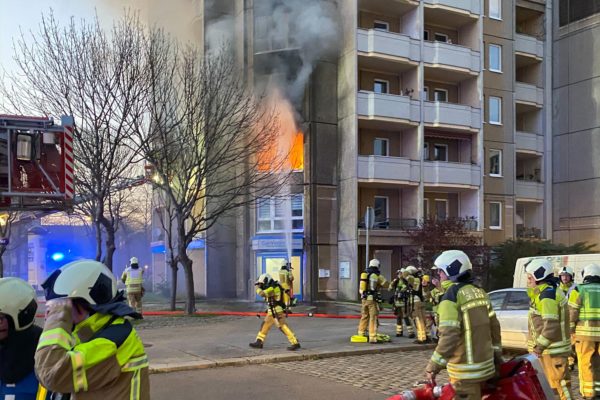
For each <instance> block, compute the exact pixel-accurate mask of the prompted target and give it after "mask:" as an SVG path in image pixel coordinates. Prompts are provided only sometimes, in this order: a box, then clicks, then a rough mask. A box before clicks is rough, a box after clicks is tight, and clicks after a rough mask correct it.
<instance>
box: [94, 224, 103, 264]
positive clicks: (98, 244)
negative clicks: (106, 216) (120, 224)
mask: <svg viewBox="0 0 600 400" xmlns="http://www.w3.org/2000/svg"><path fill="white" fill-rule="evenodd" d="M94 225H95V227H96V261H100V260H101V259H102V225H101V224H100V221H99V220H98V218H96V221H94Z"/></svg>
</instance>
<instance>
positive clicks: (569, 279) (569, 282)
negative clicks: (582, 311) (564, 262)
mask: <svg viewBox="0 0 600 400" xmlns="http://www.w3.org/2000/svg"><path fill="white" fill-rule="evenodd" d="M574 275H575V273H574V272H573V268H572V267H569V266H564V267H563V268H562V269H561V270H560V273H559V274H558V277H559V278H560V285H559V287H560V290H562V291H563V293H564V295H565V297H567V299H568V298H569V290H570V289H571V288H572V287H573V284H574V283H575V282H573V277H574Z"/></svg>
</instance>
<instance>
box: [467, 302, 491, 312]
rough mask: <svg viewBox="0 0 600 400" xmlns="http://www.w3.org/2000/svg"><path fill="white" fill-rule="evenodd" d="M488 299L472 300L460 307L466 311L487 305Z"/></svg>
mask: <svg viewBox="0 0 600 400" xmlns="http://www.w3.org/2000/svg"><path fill="white" fill-rule="evenodd" d="M487 305H488V302H487V300H472V301H469V302H467V303H465V304H463V305H461V306H460V309H461V310H462V311H463V312H465V311H467V310H470V309H471V308H475V307H487Z"/></svg>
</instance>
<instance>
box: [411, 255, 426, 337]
mask: <svg viewBox="0 0 600 400" xmlns="http://www.w3.org/2000/svg"><path fill="white" fill-rule="evenodd" d="M406 272H407V274H408V276H407V277H406V281H407V283H408V293H409V294H408V301H409V303H411V306H409V309H410V313H411V315H410V316H411V319H412V320H413V322H414V324H415V328H416V330H417V340H415V343H417V344H425V343H429V342H430V340H429V339H428V338H427V325H426V322H425V303H424V301H423V300H424V298H423V288H422V285H421V277H420V274H419V270H418V269H417V268H415V267H413V266H412V265H409V266H408V267H406Z"/></svg>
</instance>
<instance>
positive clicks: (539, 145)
mask: <svg viewBox="0 0 600 400" xmlns="http://www.w3.org/2000/svg"><path fill="white" fill-rule="evenodd" d="M515 137H516V142H517V151H518V150H525V151H527V152H532V153H539V154H541V153H543V152H544V137H543V136H541V135H536V134H535V133H526V132H516V134H515Z"/></svg>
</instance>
